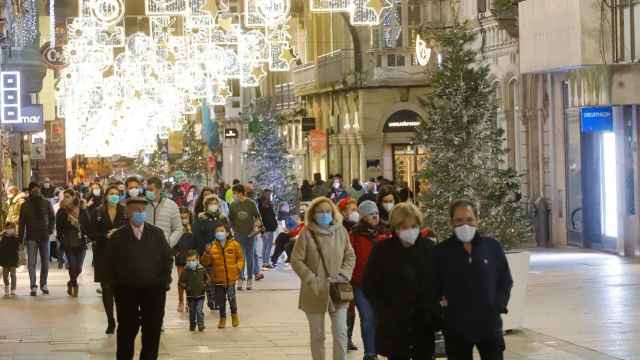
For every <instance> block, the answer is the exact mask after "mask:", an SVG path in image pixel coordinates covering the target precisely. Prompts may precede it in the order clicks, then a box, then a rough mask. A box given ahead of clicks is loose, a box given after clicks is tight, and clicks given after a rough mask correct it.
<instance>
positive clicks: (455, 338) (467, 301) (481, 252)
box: [436, 200, 513, 360]
mask: <svg viewBox="0 0 640 360" xmlns="http://www.w3.org/2000/svg"><path fill="white" fill-rule="evenodd" d="M449 215H450V218H451V226H452V227H453V235H452V236H451V237H450V238H449V239H447V240H445V241H444V242H442V243H440V244H439V245H438V247H437V248H436V269H437V291H438V296H439V297H440V299H441V303H442V304H443V305H444V306H445V307H446V310H445V317H444V334H445V344H446V350H447V356H448V358H449V359H451V360H472V359H473V348H474V347H475V348H477V350H478V352H479V353H480V358H481V359H482V360H502V359H503V353H504V350H505V343H504V337H503V335H502V333H503V331H502V330H503V329H502V319H501V317H500V315H501V314H506V313H507V306H508V303H509V297H510V294H511V288H512V286H513V279H512V278H511V272H510V270H509V263H508V261H507V258H506V256H505V253H504V250H503V249H502V245H501V244H500V243H499V242H498V241H497V240H496V239H494V238H491V237H488V236H484V235H482V234H480V233H479V232H478V230H477V229H478V226H479V224H480V221H479V218H478V210H477V207H476V206H475V204H474V203H473V202H471V201H468V200H458V201H454V202H453V203H451V205H450V208H449Z"/></svg>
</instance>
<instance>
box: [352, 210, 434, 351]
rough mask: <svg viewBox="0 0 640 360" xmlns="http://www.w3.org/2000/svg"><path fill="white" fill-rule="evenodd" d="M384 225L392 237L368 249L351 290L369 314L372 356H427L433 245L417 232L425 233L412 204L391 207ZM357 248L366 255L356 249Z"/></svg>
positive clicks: (431, 314) (431, 338)
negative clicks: (358, 280) (358, 284)
mask: <svg viewBox="0 0 640 360" xmlns="http://www.w3.org/2000/svg"><path fill="white" fill-rule="evenodd" d="M363 204H364V203H363ZM371 214H373V213H370V215H368V217H370V220H371ZM365 217H366V216H365ZM365 221H366V220H365ZM372 222H374V221H372ZM389 223H390V226H391V228H392V229H393V236H392V237H391V238H390V239H386V240H384V241H382V242H379V243H378V245H377V246H375V247H373V251H372V252H371V255H369V261H368V262H367V264H366V268H365V270H364V277H363V278H362V280H361V281H362V283H361V284H362V287H361V288H358V290H356V294H357V295H356V296H357V299H359V300H358V303H359V304H360V305H363V302H362V301H363V297H362V295H364V299H366V301H365V302H368V303H369V304H370V305H371V309H372V310H373V313H374V314H375V318H376V322H375V323H376V326H375V349H376V352H377V353H378V354H380V355H383V356H386V357H387V358H388V359H389V360H409V359H412V360H423V359H431V358H432V356H433V353H434V341H435V339H434V337H435V336H434V331H435V325H434V324H435V319H436V314H437V306H438V299H437V296H436V288H435V267H434V260H433V253H434V243H433V241H431V239H429V238H428V237H425V236H423V235H422V234H423V233H424V234H428V232H427V231H421V228H420V226H421V223H422V214H421V213H420V210H418V208H416V207H415V206H414V205H413V204H410V203H402V204H399V205H396V207H394V208H393V210H392V211H391V214H390V215H389ZM369 225H371V223H369ZM365 226H368V225H365ZM360 245H364V244H363V243H360ZM359 251H360V253H361V255H363V254H365V253H366V251H365V250H364V249H363V248H362V247H361V248H360V249H359ZM360 289H362V292H361V291H360ZM364 307H366V305H365V306H363V308H364ZM361 314H362V313H361ZM363 319H366V315H365V316H363ZM365 334H367V335H369V334H370V333H369V332H366V333H365ZM369 358H375V357H369Z"/></svg>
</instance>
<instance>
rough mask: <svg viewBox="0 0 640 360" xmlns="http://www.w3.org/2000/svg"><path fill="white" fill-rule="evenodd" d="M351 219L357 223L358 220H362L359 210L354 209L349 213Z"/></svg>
mask: <svg viewBox="0 0 640 360" xmlns="http://www.w3.org/2000/svg"><path fill="white" fill-rule="evenodd" d="M349 221H351V222H353V223H357V222H358V221H360V213H358V212H357V211H354V212H352V213H351V214H349Z"/></svg>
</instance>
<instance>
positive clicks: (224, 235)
mask: <svg viewBox="0 0 640 360" xmlns="http://www.w3.org/2000/svg"><path fill="white" fill-rule="evenodd" d="M226 238H227V233H226V232H223V231H220V232H217V233H216V240H220V241H222V240H224V239H226Z"/></svg>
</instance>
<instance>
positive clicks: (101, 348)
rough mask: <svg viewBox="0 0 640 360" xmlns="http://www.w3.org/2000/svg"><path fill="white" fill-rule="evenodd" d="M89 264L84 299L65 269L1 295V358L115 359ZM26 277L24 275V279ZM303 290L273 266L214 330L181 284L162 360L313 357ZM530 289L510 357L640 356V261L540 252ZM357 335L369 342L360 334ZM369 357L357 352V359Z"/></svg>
mask: <svg viewBox="0 0 640 360" xmlns="http://www.w3.org/2000/svg"><path fill="white" fill-rule="evenodd" d="M89 263H90V262H89ZM86 270H87V271H86V272H84V273H83V275H82V279H81V280H80V283H81V293H80V295H79V297H78V298H77V299H74V298H69V297H67V296H66V293H65V288H66V286H65V283H66V280H65V275H66V273H65V272H63V271H62V270H57V269H56V270H54V271H52V273H51V277H50V287H49V288H50V290H51V294H50V295H48V296H39V297H36V298H31V297H29V296H28V289H26V288H21V289H20V291H19V292H18V296H17V297H16V298H14V299H0V318H2V319H3V320H2V322H0V359H3V360H4V359H15V360H40V359H54V360H58V359H59V360H76V359H78V360H80V359H113V358H114V351H115V337H113V336H106V335H104V319H103V318H104V313H103V310H102V304H101V301H100V296H99V295H98V294H96V291H95V289H96V286H95V284H94V283H93V281H92V280H91V277H92V274H91V270H90V267H87V269H86ZM25 280H26V274H25V273H20V274H19V280H18V281H19V282H20V283H24V281H25ZM298 288H299V281H298V280H297V278H296V277H295V274H293V272H292V271H291V270H285V269H278V270H272V271H269V272H267V277H266V278H265V279H264V280H262V281H261V282H259V283H258V284H257V285H256V288H255V289H254V290H252V291H249V292H246V291H245V292H243V293H241V294H239V295H238V301H239V307H240V308H241V309H242V313H241V315H242V326H241V327H239V328H237V329H225V330H218V329H216V328H215V324H216V322H217V315H215V314H214V313H213V312H212V313H211V315H209V314H208V313H207V316H208V317H207V320H206V321H207V327H208V329H207V330H206V332H204V333H190V332H188V331H187V327H188V316H187V315H186V314H184V313H178V312H176V311H175V308H176V306H177V299H178V297H177V291H176V290H175V287H174V289H173V290H172V291H171V292H169V294H168V300H167V310H166V317H165V323H164V333H163V336H162V341H161V345H160V356H159V359H163V360H169V359H185V360H187V359H193V360H200V359H212V360H213V359H215V360H245V359H251V360H253V359H255V360H258V359H265V360H271V359H273V360H283V359H287V360H306V359H309V355H308V343H309V339H308V334H307V329H306V328H307V324H306V320H305V318H304V314H303V313H302V312H301V311H298V310H297V301H298V297H297V289H298ZM528 295H529V296H528V299H527V312H526V319H525V328H524V329H522V331H515V332H513V333H511V334H509V335H507V336H506V342H507V351H506V353H505V359H508V360H521V359H535V360H614V359H638V358H639V357H638V353H640V345H639V344H638V342H637V339H638V336H640V322H639V321H637V319H639V318H640V310H639V309H638V307H637V302H638V299H640V264H638V263H633V262H629V261H625V260H622V259H620V258H618V257H616V256H611V255H603V254H598V253H593V252H583V251H576V250H561V251H536V252H534V254H533V257H532V260H531V274H530V285H529V289H528ZM357 328H358V327H357V326H356V329H357ZM356 331H357V330H356ZM327 332H328V333H327V336H329V329H327ZM354 339H357V342H356V344H357V345H358V346H361V341H360V336H359V331H357V335H356V336H354ZM360 357H361V355H360V354H359V353H358V352H352V353H351V354H350V355H349V357H348V359H359V358H360Z"/></svg>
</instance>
